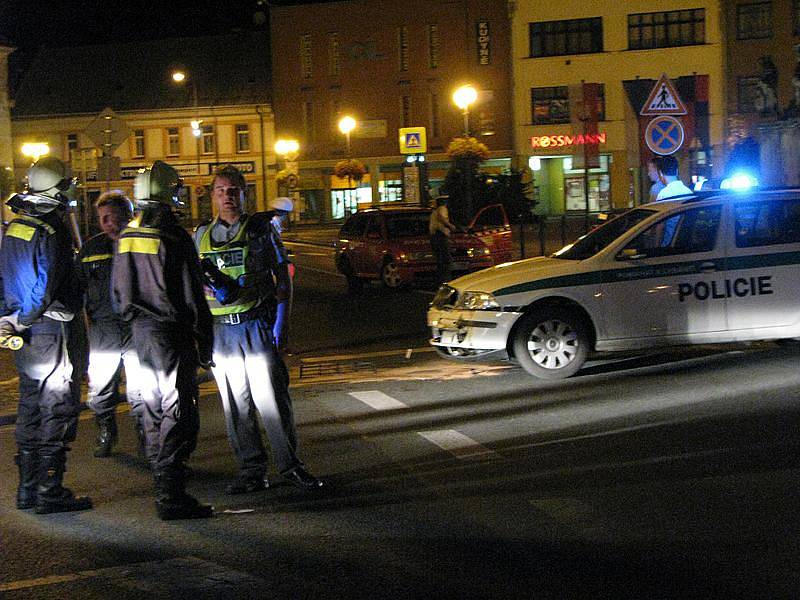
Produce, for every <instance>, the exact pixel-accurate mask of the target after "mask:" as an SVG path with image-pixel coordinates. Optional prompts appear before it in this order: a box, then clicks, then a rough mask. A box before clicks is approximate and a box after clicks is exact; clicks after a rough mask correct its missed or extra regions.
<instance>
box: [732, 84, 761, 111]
mask: <svg viewBox="0 0 800 600" xmlns="http://www.w3.org/2000/svg"><path fill="white" fill-rule="evenodd" d="M759 83H761V79H760V78H759V77H739V78H738V79H737V80H736V100H737V105H736V109H737V111H738V112H739V113H741V114H746V113H755V112H758V108H757V104H756V103H757V101H758V98H759V96H760V94H761V92H760V91H759Z"/></svg>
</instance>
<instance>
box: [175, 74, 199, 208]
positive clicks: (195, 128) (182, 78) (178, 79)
mask: <svg viewBox="0 0 800 600" xmlns="http://www.w3.org/2000/svg"><path fill="white" fill-rule="evenodd" d="M187 79H188V80H189V85H191V86H192V106H193V107H194V119H192V120H191V121H190V122H189V124H190V125H191V127H192V135H193V136H194V139H195V145H194V147H195V155H196V156H197V177H200V137H201V136H202V135H203V129H202V123H203V119H201V118H199V116H198V102H197V83H196V82H195V80H194V77H190V76H189V75H188V74H187V73H186V72H185V71H180V70H176V71H173V72H172V81H174V82H175V83H176V84H178V85H183V84H184V83H185V82H186V80H187ZM195 195H196V190H195ZM191 212H192V219H196V218H198V215H199V212H200V199H199V198H197V202H195V203H193V204H192V208H191Z"/></svg>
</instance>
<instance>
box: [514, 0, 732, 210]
mask: <svg viewBox="0 0 800 600" xmlns="http://www.w3.org/2000/svg"><path fill="white" fill-rule="evenodd" d="M513 7H514V8H513V11H512V48H513V50H512V51H513V57H514V60H513V71H514V77H513V79H514V86H515V87H514V120H515V123H516V126H515V139H514V143H515V151H516V154H517V160H518V162H519V163H521V164H525V163H528V164H529V165H530V166H531V167H532V169H534V172H533V174H534V182H535V187H536V194H537V199H538V201H539V205H538V206H537V208H536V212H538V213H540V214H561V213H565V212H566V213H570V212H583V211H585V210H586V207H587V194H586V191H585V184H584V175H585V173H584V169H583V168H582V167H581V166H580V163H581V162H582V159H583V155H584V150H586V151H587V153H588V155H589V164H590V165H593V168H591V169H589V172H588V178H587V179H588V183H589V185H588V190H589V193H588V204H589V210H590V211H596V210H607V209H613V208H621V207H625V206H631V205H635V204H639V203H641V202H642V201H646V200H647V191H648V189H649V180H648V179H647V175H646V168H645V166H644V165H645V164H646V162H647V159H648V158H650V157H652V156H654V155H655V154H654V153H653V152H652V151H651V150H650V148H649V147H648V146H647V145H646V144H645V142H644V138H645V136H646V135H647V136H650V137H651V141H652V142H653V144H656V147H657V149H658V150H659V151H660V153H669V151H670V150H671V149H672V148H673V147H678V149H677V151H676V152H675V156H676V157H677V158H678V159H679V162H680V164H681V176H682V178H683V179H684V181H687V183H688V180H689V179H690V178H691V177H692V176H696V175H698V174H699V175H705V176H710V174H711V172H712V170H713V168H714V159H715V157H716V156H718V155H719V154H720V152H721V149H722V144H723V123H724V116H725V115H724V113H725V105H724V103H725V94H724V85H725V78H724V48H723V44H722V38H721V23H720V18H721V8H720V3H719V2H707V1H691V2H689V1H685V0H659V1H658V2H655V1H652V0H651V1H646V0H628V1H626V2H597V1H591V2H590V1H586V0H562V1H560V2H536V1H533V0H520V1H518V2H515V3H513ZM662 74H666V75H667V77H668V78H669V80H670V82H671V83H672V84H673V87H674V88H675V91H676V94H677V95H678V97H679V103H682V104H684V105H685V108H686V113H687V114H685V115H679V114H674V115H667V116H671V118H674V119H676V120H677V121H678V122H679V126H678V128H679V129H680V130H682V132H683V134H684V136H683V142H682V143H681V144H680V146H678V143H679V140H678V139H677V137H676V138H675V139H673V138H672V137H670V136H672V135H675V136H677V131H678V128H676V129H675V132H673V131H672V130H669V131H664V130H662V129H660V127H655V128H651V130H650V131H649V133H648V130H647V129H646V128H647V126H648V124H649V123H650V121H652V119H653V118H654V117H653V116H641V115H640V114H639V113H640V111H641V109H642V108H643V107H645V105H647V106H648V107H651V108H653V107H654V106H655V105H656V104H658V97H656V100H655V101H653V102H649V100H650V98H649V97H648V96H649V94H650V92H651V91H652V90H653V88H654V87H655V86H656V83H657V82H658V80H659V79H660V77H661V75H662ZM587 84H597V85H587ZM584 93H585V94H586V96H587V102H586V103H583V102H582V100H583V96H582V94H584ZM670 96H671V94H670ZM589 98H591V100H589ZM670 105H671V103H670V102H669V101H667V104H665V105H664V106H670ZM672 108H673V107H672V106H670V108H667V109H664V110H667V111H668V110H671V109H672ZM595 110H596V114H597V115H598V121H597V130H596V134H597V135H596V136H591V135H590V136H589V138H588V139H589V141H590V142H592V143H590V144H589V145H588V147H586V146H585V145H584V144H582V143H581V142H583V141H585V140H586V136H583V135H579V134H583V133H587V132H588V133H593V129H592V124H591V114H592V113H594V112H595ZM674 112H675V113H677V112H680V111H679V109H675V110H674ZM581 117H583V120H581ZM587 118H588V121H587ZM656 125H658V124H656ZM584 128H585V129H584ZM662 134H663V137H664V138H665V139H664V141H665V142H666V145H665V146H664V147H659V146H657V143H658V142H659V141H660V140H659V135H662ZM559 136H562V137H559ZM593 142H599V144H593ZM595 153H597V154H598V155H599V156H598V157H597V159H593V156H594V155H595ZM534 157H535V158H534Z"/></svg>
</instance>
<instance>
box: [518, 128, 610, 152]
mask: <svg viewBox="0 0 800 600" xmlns="http://www.w3.org/2000/svg"><path fill="white" fill-rule="evenodd" d="M605 143H606V132H605V131H601V132H600V133H587V134H585V135H584V134H582V133H579V134H578V135H535V136H533V137H532V138H531V148H563V147H565V146H583V145H590V146H592V145H594V146H596V145H598V144H605Z"/></svg>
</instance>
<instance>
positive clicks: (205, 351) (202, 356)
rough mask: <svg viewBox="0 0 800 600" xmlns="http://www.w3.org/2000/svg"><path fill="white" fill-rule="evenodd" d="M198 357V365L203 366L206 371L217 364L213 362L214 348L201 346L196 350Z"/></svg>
mask: <svg viewBox="0 0 800 600" xmlns="http://www.w3.org/2000/svg"><path fill="white" fill-rule="evenodd" d="M197 354H198V358H199V360H200V366H201V367H203V368H204V369H205V370H206V371H209V370H211V367H216V366H217V365H216V364H215V363H214V358H213V357H214V350H213V348H210V347H206V346H201V347H200V348H198V350H197Z"/></svg>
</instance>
